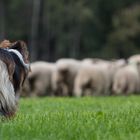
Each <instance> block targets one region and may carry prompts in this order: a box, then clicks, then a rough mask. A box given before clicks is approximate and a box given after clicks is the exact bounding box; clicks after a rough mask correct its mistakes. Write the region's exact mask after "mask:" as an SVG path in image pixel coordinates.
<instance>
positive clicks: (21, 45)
mask: <svg viewBox="0 0 140 140" xmlns="http://www.w3.org/2000/svg"><path fill="white" fill-rule="evenodd" d="M9 49H15V50H17V51H19V52H20V53H21V55H22V56H23V59H24V62H25V63H29V52H28V48H27V45H26V43H25V42H24V41H21V40H19V41H16V42H14V43H12V45H11V47H10V48H9Z"/></svg>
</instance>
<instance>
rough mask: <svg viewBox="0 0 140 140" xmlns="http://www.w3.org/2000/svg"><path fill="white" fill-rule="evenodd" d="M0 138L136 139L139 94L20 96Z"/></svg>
mask: <svg viewBox="0 0 140 140" xmlns="http://www.w3.org/2000/svg"><path fill="white" fill-rule="evenodd" d="M0 123H1V125H0V140H96V139H97V140H139V139H140V97H139V96H129V97H84V98H39V99H36V98H33V99H21V100H20V106H19V110H18V113H17V116H16V117H15V118H14V119H12V120H4V121H3V120H1V122H0Z"/></svg>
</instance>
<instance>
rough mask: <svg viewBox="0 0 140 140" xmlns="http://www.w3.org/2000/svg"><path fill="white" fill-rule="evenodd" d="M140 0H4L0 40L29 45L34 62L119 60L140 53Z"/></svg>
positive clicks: (1, 0) (1, 2)
mask: <svg viewBox="0 0 140 140" xmlns="http://www.w3.org/2000/svg"><path fill="white" fill-rule="evenodd" d="M139 9H140V1H139V0H123V1H122V0H117V1H115V0H114V1H112V0H77V1H75V0H67V1H66V0H59V1H58V0H20V1H19V0H0V40H3V39H9V40H11V41H15V40H18V39H21V40H24V41H26V42H27V43H28V46H29V49H30V54H31V59H32V61H35V60H47V61H55V60H57V59H58V58H61V57H67V58H70V57H72V58H77V59H81V58H84V57H101V58H107V59H109V58H121V57H125V58H127V57H128V56H130V55H132V54H134V53H139V52H140V47H139V46H140V39H139V37H140V10H139Z"/></svg>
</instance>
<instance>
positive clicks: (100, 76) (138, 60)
mask: <svg viewBox="0 0 140 140" xmlns="http://www.w3.org/2000/svg"><path fill="white" fill-rule="evenodd" d="M134 93H135V94H137V93H140V55H133V56H131V57H130V58H128V59H127V60H125V59H119V60H110V61H108V60H103V59H98V58H86V59H83V60H75V59H59V60H58V61H56V62H55V63H48V62H44V61H37V62H33V63H31V72H30V74H29V76H28V79H27V80H26V82H25V85H24V88H23V90H22V96H77V97H79V96H87V95H90V96H92V95H103V96H105V95H121V94H123V95H130V94H134Z"/></svg>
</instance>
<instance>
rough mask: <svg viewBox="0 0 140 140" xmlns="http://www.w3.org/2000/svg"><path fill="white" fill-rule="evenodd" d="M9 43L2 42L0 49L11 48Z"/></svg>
mask: <svg viewBox="0 0 140 140" xmlns="http://www.w3.org/2000/svg"><path fill="white" fill-rule="evenodd" d="M11 44H12V43H11V42H10V41H9V40H3V41H2V42H1V43H0V48H9V47H10V46H11Z"/></svg>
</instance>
